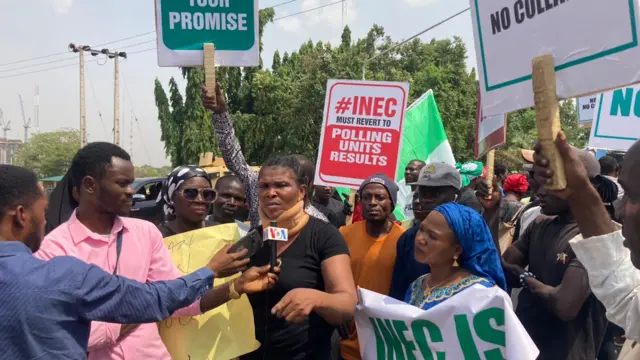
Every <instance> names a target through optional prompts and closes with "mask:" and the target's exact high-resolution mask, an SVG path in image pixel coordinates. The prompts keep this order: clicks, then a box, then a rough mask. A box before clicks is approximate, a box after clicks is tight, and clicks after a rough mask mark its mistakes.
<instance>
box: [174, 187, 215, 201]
mask: <svg viewBox="0 0 640 360" xmlns="http://www.w3.org/2000/svg"><path fill="white" fill-rule="evenodd" d="M181 192H182V197H183V198H185V200H189V201H194V200H196V199H197V198H198V195H200V197H202V200H203V201H205V202H214V201H215V200H216V192H215V190H213V189H195V188H189V189H183V190H182V191H181Z"/></svg>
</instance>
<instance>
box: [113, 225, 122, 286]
mask: <svg viewBox="0 0 640 360" xmlns="http://www.w3.org/2000/svg"><path fill="white" fill-rule="evenodd" d="M121 251H122V229H121V230H120V231H118V235H117V237H116V267H115V268H114V269H113V275H116V274H117V273H118V263H119V262H120V252H121Z"/></svg>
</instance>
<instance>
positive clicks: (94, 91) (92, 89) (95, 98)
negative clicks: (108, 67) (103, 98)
mask: <svg viewBox="0 0 640 360" xmlns="http://www.w3.org/2000/svg"><path fill="white" fill-rule="evenodd" d="M89 84H90V85H91V92H92V93H93V99H94V101H95V102H96V108H98V117H100V122H101V123H102V131H103V132H104V138H105V139H108V138H109V135H108V133H107V128H106V127H105V123H104V118H102V111H101V110H100V102H99V101H98V97H97V96H96V90H95V89H94V87H93V82H91V80H89Z"/></svg>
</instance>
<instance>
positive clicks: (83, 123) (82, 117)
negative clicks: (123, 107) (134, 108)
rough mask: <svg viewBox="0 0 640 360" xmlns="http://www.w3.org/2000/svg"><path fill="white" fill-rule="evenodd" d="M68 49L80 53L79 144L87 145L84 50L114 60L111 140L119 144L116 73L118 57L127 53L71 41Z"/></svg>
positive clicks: (118, 103) (118, 98)
mask: <svg viewBox="0 0 640 360" xmlns="http://www.w3.org/2000/svg"><path fill="white" fill-rule="evenodd" d="M69 51H73V52H74V53H78V54H80V145H81V146H85V145H87V115H86V106H85V94H84V93H85V91H84V53H85V52H86V51H88V52H90V53H91V56H98V55H101V54H102V55H106V56H107V57H108V58H109V59H114V58H115V60H116V68H115V89H114V107H115V109H114V110H115V113H114V119H113V122H114V127H113V131H114V134H113V140H114V142H115V143H116V145H119V144H120V115H119V114H118V113H119V111H120V109H119V107H120V95H119V87H120V84H119V82H120V78H119V74H118V71H119V69H118V58H124V59H126V58H127V53H124V52H111V51H109V49H101V50H97V49H92V48H91V46H89V45H75V44H73V43H71V44H69Z"/></svg>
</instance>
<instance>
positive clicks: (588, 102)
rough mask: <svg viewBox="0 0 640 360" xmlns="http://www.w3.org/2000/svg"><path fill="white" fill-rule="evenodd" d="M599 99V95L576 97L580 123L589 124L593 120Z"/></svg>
mask: <svg viewBox="0 0 640 360" xmlns="http://www.w3.org/2000/svg"><path fill="white" fill-rule="evenodd" d="M597 100H598V95H591V96H583V97H579V98H577V99H576V107H577V109H578V123H579V124H580V125H584V124H588V123H590V122H591V121H593V114H594V113H595V112H596V101H597Z"/></svg>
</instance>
